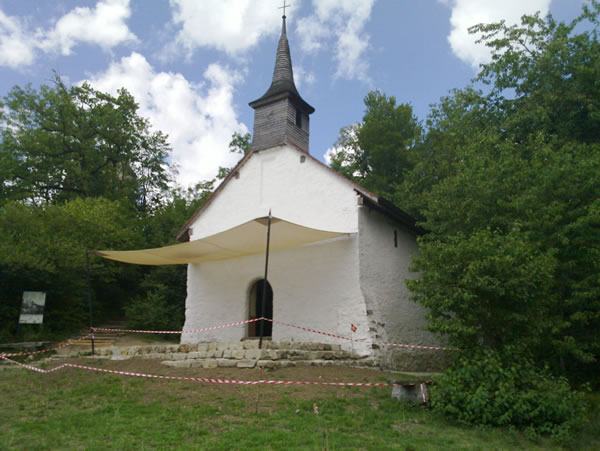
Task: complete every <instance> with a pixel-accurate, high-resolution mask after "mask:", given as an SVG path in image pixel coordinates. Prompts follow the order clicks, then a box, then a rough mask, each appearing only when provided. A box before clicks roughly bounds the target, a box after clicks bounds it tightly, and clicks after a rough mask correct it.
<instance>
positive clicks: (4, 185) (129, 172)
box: [0, 76, 170, 211]
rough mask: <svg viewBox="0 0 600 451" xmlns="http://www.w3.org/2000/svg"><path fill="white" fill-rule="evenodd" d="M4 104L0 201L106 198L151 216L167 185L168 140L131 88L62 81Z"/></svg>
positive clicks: (16, 94) (18, 93)
mask: <svg viewBox="0 0 600 451" xmlns="http://www.w3.org/2000/svg"><path fill="white" fill-rule="evenodd" d="M0 107H1V108H0V111H2V112H1V113H0V114H1V115H0V162H2V170H0V201H4V200H9V199H12V200H26V201H27V202H29V203H32V204H38V205H43V204H49V203H59V202H62V201H68V200H72V199H75V198H80V197H81V198H84V197H105V198H107V199H110V200H121V201H127V202H128V203H129V204H131V205H134V206H136V208H137V209H138V210H140V211H146V210H149V209H151V208H152V206H153V205H155V204H156V203H157V201H158V200H159V199H158V196H160V194H161V193H162V192H164V191H165V190H166V188H167V183H168V181H169V175H168V170H169V166H168V164H167V162H166V158H167V155H168V153H169V152H170V147H169V144H168V143H167V138H166V136H165V135H163V134H162V133H160V132H153V131H151V129H150V124H149V122H148V120H147V119H144V118H142V117H140V116H138V115H137V110H138V105H137V104H136V103H135V101H134V99H133V97H132V96H131V95H130V94H129V93H128V92H127V91H126V90H125V89H121V90H119V92H118V95H117V96H116V97H114V96H111V95H109V94H106V93H102V92H99V91H96V90H94V89H93V88H92V87H91V86H90V85H88V84H85V83H84V84H83V85H82V86H72V87H67V86H66V85H65V84H64V83H63V81H62V80H61V79H60V78H59V77H58V76H56V77H55V80H54V86H42V87H41V88H40V89H39V91H37V90H35V89H33V88H31V87H30V86H28V87H26V88H21V87H19V86H15V87H14V88H13V89H12V90H11V91H10V92H9V94H8V95H7V96H6V97H4V99H3V101H2V102H0Z"/></svg>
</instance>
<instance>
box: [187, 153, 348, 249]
mask: <svg viewBox="0 0 600 451" xmlns="http://www.w3.org/2000/svg"><path fill="white" fill-rule="evenodd" d="M302 157H304V162H303V163H302V162H301V159H302ZM269 209H272V213H273V216H275V217H278V218H282V219H285V220H287V221H290V222H294V223H296V224H300V225H303V226H306V227H312V228H315V229H321V230H329V231H336V232H350V233H352V232H356V231H357V230H358V214H357V211H358V205H357V201H356V193H355V192H354V189H353V187H352V185H351V184H350V183H348V182H347V181H345V180H343V179H342V178H341V177H338V176H337V175H336V174H334V173H332V172H331V171H330V170H329V169H327V168H325V167H323V166H321V165H320V164H318V163H317V162H315V161H313V160H312V159H311V158H307V157H306V156H305V155H304V154H303V153H302V152H300V151H298V150H295V149H293V148H291V147H289V146H281V147H275V148H273V149H268V150H263V151H260V152H257V153H255V154H254V155H252V156H251V158H250V159H249V160H248V161H247V162H246V163H245V164H244V166H243V167H242V168H241V169H239V178H235V177H234V178H231V179H230V180H229V182H228V183H227V185H226V186H225V187H224V188H223V189H222V190H221V191H220V192H219V193H217V195H216V197H215V199H214V200H213V201H212V202H211V203H210V204H209V205H208V206H207V208H206V209H205V210H204V211H202V213H201V214H200V216H199V217H198V218H197V219H196V220H195V221H194V222H193V223H192V224H190V227H191V229H192V230H191V234H190V239H192V240H197V239H200V238H204V237H206V236H209V235H213V234H215V233H219V232H222V231H224V230H228V229H230V228H232V227H235V226H237V225H239V224H242V223H244V222H247V221H250V220H252V219H255V218H257V217H262V216H266V215H267V214H268V213H269Z"/></svg>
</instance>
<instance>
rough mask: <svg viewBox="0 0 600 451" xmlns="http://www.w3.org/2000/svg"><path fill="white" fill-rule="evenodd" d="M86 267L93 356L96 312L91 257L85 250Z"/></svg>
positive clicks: (93, 352)
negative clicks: (93, 308) (93, 305)
mask: <svg viewBox="0 0 600 451" xmlns="http://www.w3.org/2000/svg"><path fill="white" fill-rule="evenodd" d="M85 267H86V273H87V296H88V309H89V312H90V332H91V334H92V355H94V354H95V351H94V311H93V310H92V287H91V282H90V257H89V251H88V250H87V249H86V250H85Z"/></svg>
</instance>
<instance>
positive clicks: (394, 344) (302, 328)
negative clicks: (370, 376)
mask: <svg viewBox="0 0 600 451" xmlns="http://www.w3.org/2000/svg"><path fill="white" fill-rule="evenodd" d="M259 319H262V318H259ZM264 319H265V320H266V321H269V322H272V323H276V324H281V325H283V326H288V327H294V328H296V329H300V330H304V331H306V332H312V333H314V334H319V335H326V336H328V337H333V338H340V339H342V340H348V341H353V342H355V343H356V342H361V341H369V339H366V338H360V339H358V340H355V339H352V338H349V337H344V336H343V335H335V334H331V333H328V332H321V331H319V330H315V329H309V328H307V327H302V326H296V325H295V324H289V323H284V322H283V321H278V320H275V319H270V318H264ZM371 344H377V345H382V346H393V347H396V348H409V349H427V350H434V351H458V349H456V348H444V347H440V346H421V345H407V344H399V343H387V342H385V341H372V342H371Z"/></svg>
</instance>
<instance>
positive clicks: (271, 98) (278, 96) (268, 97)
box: [248, 90, 315, 114]
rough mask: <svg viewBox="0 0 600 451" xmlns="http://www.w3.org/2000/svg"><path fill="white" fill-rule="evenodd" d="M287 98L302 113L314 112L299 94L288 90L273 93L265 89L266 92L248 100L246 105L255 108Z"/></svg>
mask: <svg viewBox="0 0 600 451" xmlns="http://www.w3.org/2000/svg"><path fill="white" fill-rule="evenodd" d="M287 98H289V99H291V100H292V101H293V102H294V103H295V104H297V105H298V106H299V107H300V109H301V110H302V111H303V112H304V113H306V114H312V113H314V112H315V109H314V108H313V107H312V106H311V105H310V104H309V103H308V102H306V101H305V100H304V99H303V98H302V97H300V95H299V94H296V93H294V92H291V91H288V90H286V91H281V92H278V93H275V94H271V93H269V92H268V91H267V93H266V94H265V95H263V96H262V97H261V98H259V99H256V100H254V101H252V102H250V103H249V104H248V105H250V106H251V107H252V108H254V109H256V108H259V107H261V106H265V105H269V104H271V103H273V102H277V101H279V100H283V99H287Z"/></svg>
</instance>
